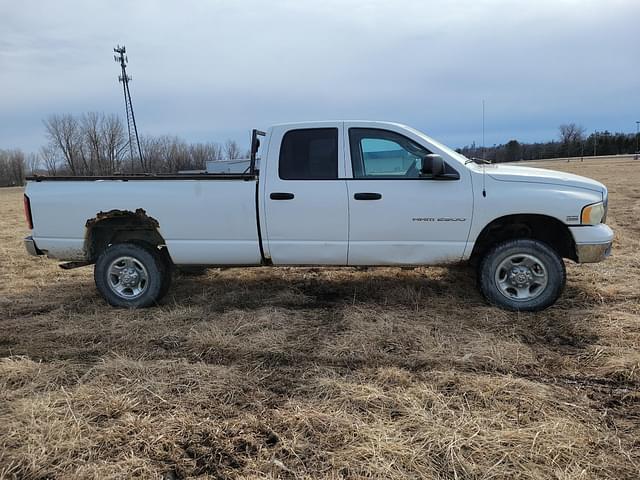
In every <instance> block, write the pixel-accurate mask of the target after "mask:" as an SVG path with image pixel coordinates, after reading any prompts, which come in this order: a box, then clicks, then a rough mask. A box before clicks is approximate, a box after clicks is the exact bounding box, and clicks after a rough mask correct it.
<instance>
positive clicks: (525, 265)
mask: <svg viewBox="0 0 640 480" xmlns="http://www.w3.org/2000/svg"><path fill="white" fill-rule="evenodd" d="M566 277H567V274H566V270H565V266H564V262H563V261H562V258H561V257H560V256H559V255H558V254H557V253H556V251H555V250H554V249H553V248H551V247H550V246H549V245H547V244H546V243H544V242H540V241H538V240H531V239H519V240H508V241H506V242H502V243H499V244H497V245H495V246H494V247H493V248H492V249H491V250H489V252H488V253H487V254H486V255H485V257H484V258H483V259H482V262H481V263H480V267H479V270H478V279H479V283H480V289H481V291H482V293H483V295H484V296H485V298H486V299H487V300H488V301H489V303H491V304H493V305H496V306H498V307H501V308H504V309H506V310H513V311H525V312H537V311H540V310H544V309H545V308H547V307H549V306H551V305H553V304H554V303H555V301H556V300H557V299H558V297H560V294H562V291H563V290H564V286H565V283H566ZM518 297H519V298H518Z"/></svg>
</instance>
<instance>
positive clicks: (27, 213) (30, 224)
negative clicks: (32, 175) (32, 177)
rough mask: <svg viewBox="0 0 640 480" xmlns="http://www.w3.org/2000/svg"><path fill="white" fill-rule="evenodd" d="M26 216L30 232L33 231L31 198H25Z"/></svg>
mask: <svg viewBox="0 0 640 480" xmlns="http://www.w3.org/2000/svg"><path fill="white" fill-rule="evenodd" d="M24 216H25V218H26V219H27V225H29V230H33V218H31V202H30V201H29V197H27V196H26V195H25V196H24Z"/></svg>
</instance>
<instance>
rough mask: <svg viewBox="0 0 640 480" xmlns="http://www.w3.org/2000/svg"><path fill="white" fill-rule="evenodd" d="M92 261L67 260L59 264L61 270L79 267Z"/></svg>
mask: <svg viewBox="0 0 640 480" xmlns="http://www.w3.org/2000/svg"><path fill="white" fill-rule="evenodd" d="M91 263H92V262H87V261H84V260H83V261H81V262H67V263H61V264H60V268H62V269H63V270H71V269H73V268H80V267H86V266H87V265H91Z"/></svg>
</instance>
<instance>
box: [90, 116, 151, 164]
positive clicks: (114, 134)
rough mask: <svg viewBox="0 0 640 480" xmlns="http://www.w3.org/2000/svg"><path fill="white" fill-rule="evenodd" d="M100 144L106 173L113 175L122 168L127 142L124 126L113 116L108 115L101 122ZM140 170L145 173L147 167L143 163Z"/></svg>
mask: <svg viewBox="0 0 640 480" xmlns="http://www.w3.org/2000/svg"><path fill="white" fill-rule="evenodd" d="M101 135H102V143H103V149H104V154H103V155H104V156H105V157H106V163H107V165H108V171H109V172H110V173H115V172H117V171H118V170H120V168H121V167H122V163H123V162H124V156H125V151H126V147H127V146H128V140H127V137H126V135H125V131H124V125H123V124H122V121H121V120H120V118H118V117H117V116H115V115H108V116H106V117H103V120H102V132H101ZM142 170H143V171H146V170H147V167H146V165H145V164H144V163H143V164H142Z"/></svg>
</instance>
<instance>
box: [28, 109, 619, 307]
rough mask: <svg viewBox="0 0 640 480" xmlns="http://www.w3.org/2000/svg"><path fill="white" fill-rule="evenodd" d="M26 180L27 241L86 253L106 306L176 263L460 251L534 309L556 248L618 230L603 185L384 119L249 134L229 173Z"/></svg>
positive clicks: (600, 242)
mask: <svg viewBox="0 0 640 480" xmlns="http://www.w3.org/2000/svg"><path fill="white" fill-rule="evenodd" d="M259 136H264V137H265V138H264V139H263V141H262V147H259V145H260V141H259V140H258V137H259ZM585 165H586V164H585ZM586 168H588V167H586V166H585V169H586ZM28 180H29V182H28V184H27V187H26V191H25V197H24V198H25V212H26V216H27V221H28V223H29V225H30V228H31V229H32V235H30V236H29V237H27V238H26V239H25V245H26V248H27V250H28V251H29V252H30V253H31V254H34V255H42V254H45V255H48V256H49V257H52V258H56V259H61V260H67V261H71V262H72V263H70V264H67V266H68V267H72V266H79V265H86V264H95V271H94V276H95V283H96V286H97V288H98V290H99V291H100V293H101V294H102V295H103V296H104V298H105V299H106V300H107V301H108V302H109V303H110V304H111V305H114V306H124V307H146V306H149V305H152V304H155V303H156V302H158V301H159V300H160V299H161V297H162V296H163V295H164V294H165V293H166V292H167V290H168V288H169V285H170V282H171V277H172V270H173V268H174V267H175V266H178V267H184V266H260V265H276V266H277V265H341V266H356V265H357V266H363V265H364V266H381V265H398V266H418V265H442V264H449V263H456V262H462V261H471V262H473V263H474V264H475V265H477V267H478V278H479V284H480V288H481V290H482V292H483V294H484V295H485V297H486V298H487V300H488V301H489V302H491V303H492V304H495V305H498V306H501V307H503V308H507V309H511V310H528V311H535V310H541V309H543V308H546V307H548V306H549V305H551V304H553V303H554V302H555V300H556V299H557V298H558V296H559V295H560V294H561V292H562V290H563V287H564V284H565V265H564V262H563V258H567V259H570V260H573V261H575V262H580V263H586V262H598V261H600V260H603V259H604V258H605V257H606V256H607V255H609V253H610V250H611V243H612V240H613V232H612V231H611V229H610V228H609V227H608V226H607V225H606V224H605V223H604V222H605V219H606V214H607V189H606V187H605V186H604V185H602V184H601V183H599V182H596V181H594V180H591V179H588V178H584V177H580V176H577V175H571V174H568V173H560V172H555V171H551V170H543V169H538V168H527V167H520V166H510V165H509V166H507V165H485V164H477V163H475V162H474V161H471V160H469V159H467V158H466V157H464V156H462V155H460V154H458V153H456V152H455V151H453V150H451V149H450V148H448V147H446V146H444V145H442V144H440V143H438V142H436V141H435V140H433V139H431V138H429V137H428V136H426V135H424V134H423V133H421V132H419V131H417V130H414V129H413V128H410V127H407V126H404V125H400V124H396V123H388V122H371V121H324V122H305V123H295V124H286V125H276V126H274V127H272V128H270V129H269V130H268V132H267V133H264V132H258V131H257V130H254V132H253V141H252V156H251V161H250V163H249V167H248V168H247V169H246V170H245V171H244V172H241V173H235V174H234V173H224V174H207V173H203V174H190V175H172V176H161V175H143V176H140V175H137V176H110V177H30V178H29V179H28Z"/></svg>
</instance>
